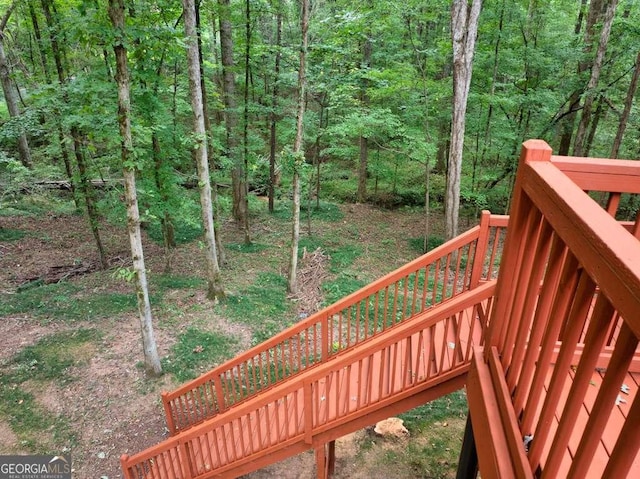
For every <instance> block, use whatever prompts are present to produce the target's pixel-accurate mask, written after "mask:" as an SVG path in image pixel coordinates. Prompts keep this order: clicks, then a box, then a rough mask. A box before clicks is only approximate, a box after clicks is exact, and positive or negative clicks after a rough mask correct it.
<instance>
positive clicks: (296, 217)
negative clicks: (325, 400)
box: [288, 0, 309, 294]
mask: <svg viewBox="0 0 640 479" xmlns="http://www.w3.org/2000/svg"><path fill="white" fill-rule="evenodd" d="M301 3H302V11H301V14H300V30H301V32H302V40H301V45H300V67H299V69H298V108H297V114H296V139H295V142H294V144H293V224H292V232H291V258H290V262H289V284H288V290H289V293H291V294H295V293H297V292H298V281H297V274H298V243H299V241H300V171H299V170H300V168H301V167H302V164H303V163H304V151H303V142H304V107H305V91H306V72H305V70H306V65H307V63H306V62H307V41H308V39H307V30H308V28H309V0H302V1H301Z"/></svg>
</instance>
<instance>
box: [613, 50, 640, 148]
mask: <svg viewBox="0 0 640 479" xmlns="http://www.w3.org/2000/svg"><path fill="white" fill-rule="evenodd" d="M638 78H640V50H638V54H637V55H636V63H635V66H634V68H633V74H632V75H631V82H630V83H629V89H628V90H627V97H626V98H625V100H624V109H623V110H622V114H621V115H620V121H619V122H618V130H617V131H616V137H615V139H614V140H613V146H612V147H611V154H610V155H609V157H610V158H617V157H618V153H619V152H620V146H621V145H622V138H623V137H624V131H625V130H626V128H627V122H628V121H629V114H630V113H631V106H632V105H633V99H634V98H635V96H636V90H637V89H638Z"/></svg>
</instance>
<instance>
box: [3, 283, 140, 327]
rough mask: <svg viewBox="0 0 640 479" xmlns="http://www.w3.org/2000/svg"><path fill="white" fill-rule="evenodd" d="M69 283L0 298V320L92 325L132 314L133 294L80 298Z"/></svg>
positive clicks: (79, 290) (135, 300)
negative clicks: (32, 318) (19, 316)
mask: <svg viewBox="0 0 640 479" xmlns="http://www.w3.org/2000/svg"><path fill="white" fill-rule="evenodd" d="M80 292H81V288H80V287H79V286H77V285H75V284H73V283H67V282H61V283H56V284H47V285H41V286H36V287H31V288H28V289H23V290H21V291H18V292H17V293H15V294H14V293H1V294H0V316H10V315H15V314H24V313H29V314H33V315H35V316H37V317H40V318H42V319H51V320H62V321H66V322H73V321H87V320H88V321H93V320H96V319H99V318H105V317H110V316H115V315H118V314H121V313H125V312H130V311H135V310H136V308H137V299H136V296H135V294H133V293H131V294H122V293H94V294H88V295H86V294H85V295H82V296H81V295H80V294H79V293H80Z"/></svg>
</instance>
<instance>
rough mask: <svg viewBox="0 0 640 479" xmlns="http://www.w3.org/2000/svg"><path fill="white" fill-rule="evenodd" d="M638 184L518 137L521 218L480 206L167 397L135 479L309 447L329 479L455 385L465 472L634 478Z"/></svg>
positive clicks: (615, 165)
mask: <svg viewBox="0 0 640 479" xmlns="http://www.w3.org/2000/svg"><path fill="white" fill-rule="evenodd" d="M587 192H590V194H591V196H593V197H594V198H595V200H594V199H592V198H591V197H590V196H588V195H587ZM638 193H640V164H638V165H637V166H636V163H635V162H631V161H620V160H598V159H584V158H565V157H562V158H561V157H554V156H552V155H551V150H550V148H549V147H548V146H547V145H546V144H545V143H544V142H541V141H538V140H531V141H528V142H526V143H525V144H524V147H523V151H522V156H521V164H520V168H519V171H518V177H517V180H516V184H515V189H514V197H513V206H512V215H511V219H508V218H507V217H503V216H493V215H490V214H489V213H488V212H485V213H483V215H482V218H481V221H480V225H479V226H476V227H475V228H472V229H471V230H469V231H467V232H466V233H463V234H462V235H460V236H458V237H457V238H455V239H453V240H452V241H449V242H447V243H445V244H444V245H442V246H440V247H439V248H436V249H434V250H433V251H431V252H429V253H427V254H426V255H424V256H422V257H420V258H418V259H416V260H414V261H412V262H411V263H408V264H407V265H405V266H403V267H401V268H399V269H398V270H396V271H394V272H392V273H390V274H388V275H386V276H384V277H383V278H381V279H379V280H377V281H375V282H373V283H371V284H370V285H368V286H366V287H364V288H362V289H361V290H359V291H357V292H356V293H353V294H352V295H349V296H347V297H346V298H344V299H342V300H340V301H338V302H337V303H335V304H333V305H331V306H329V307H327V308H325V309H323V310H322V311H319V312H318V313H316V314H314V315H312V316H310V317H309V318H307V319H305V320H304V321H301V322H300V323H298V324H296V325H294V326H292V327H290V328H288V329H286V330H284V331H283V332H281V333H280V334H278V335H276V336H274V337H273V338H271V339H270V340H268V341H266V342H264V343H262V344H260V345H257V346H255V347H254V348H252V349H250V350H248V351H246V352H245V353H243V354H241V355H239V356H238V357H236V358H234V359H232V360H230V361H227V362H226V363H224V364H222V365H220V366H218V367H216V368H214V369H213V370H211V371H209V372H208V373H206V374H204V375H203V376H201V377H199V378H197V379H195V380H193V381H191V382H189V383H186V384H185V385H183V386H182V387H180V388H179V389H177V390H175V391H172V392H169V393H164V394H163V396H162V399H163V404H164V409H165V414H166V420H167V424H168V428H169V431H170V434H171V437H169V438H168V439H167V440H165V441H163V442H161V443H160V444H158V445H156V446H154V447H152V448H150V449H148V450H146V451H143V452H140V453H137V454H135V455H131V456H129V455H123V456H122V467H123V471H124V474H125V477H126V478H128V479H134V478H135V479H142V478H147V479H150V478H163V479H164V478H166V479H169V478H185V479H186V478H209V477H237V476H239V475H242V474H245V473H248V472H251V471H253V470H256V469H259V468H261V467H264V466H266V465H268V464H271V463H273V462H277V461H280V460H282V459H284V458H286V457H289V456H292V455H294V454H297V453H299V452H303V451H305V450H308V449H314V450H315V451H316V459H317V464H318V467H317V473H318V477H329V476H331V474H332V472H333V469H334V467H335V466H334V464H335V448H334V441H335V439H336V438H338V437H341V436H343V435H345V434H348V433H349V432H352V431H355V430H357V429H360V428H362V427H365V426H367V425H370V424H373V423H375V422H376V421H378V420H381V419H384V418H386V417H389V416H392V415H395V414H398V413H400V412H403V411H406V410H408V409H411V408H413V407H416V406H418V405H420V404H423V403H425V402H427V401H430V400H433V399H435V398H437V397H440V396H442V395H444V394H447V393H449V392H451V391H454V390H457V389H460V388H462V387H466V389H467V395H468V400H469V410H470V414H469V419H468V421H467V432H466V434H465V438H464V443H463V448H462V451H461V456H460V464H459V469H458V477H460V478H467V477H476V475H477V472H478V470H479V471H480V472H481V475H482V477H483V478H488V477H551V478H553V477H576V478H577V477H616V478H618V477H629V478H630V477H638V471H640V456H639V454H638V450H639V448H640V424H639V422H640V395H638V394H637V390H638V386H639V383H640V355H639V354H638V350H637V349H638V348H637V345H638V338H639V337H640V317H639V316H638V314H637V313H638V312H640V244H639V243H638V230H639V228H636V225H637V224H638V222H637V218H636V220H635V221H631V222H629V221H627V222H623V221H618V219H616V214H618V215H619V216H620V213H618V210H619V209H620V205H621V204H622V205H623V206H624V205H626V204H627V203H628V200H627V197H626V195H627V194H632V195H637V194H638ZM623 195H624V196H623ZM596 200H598V201H600V203H602V205H603V206H600V204H599V203H598V202H597V201H596ZM508 222H509V225H508V234H507V235H506V240H505V231H506V229H507V223H508ZM498 265H500V269H499V270H498ZM634 313H636V314H634ZM476 437H477V438H482V440H478V441H476V440H475V438H476ZM634 472H635V475H634Z"/></svg>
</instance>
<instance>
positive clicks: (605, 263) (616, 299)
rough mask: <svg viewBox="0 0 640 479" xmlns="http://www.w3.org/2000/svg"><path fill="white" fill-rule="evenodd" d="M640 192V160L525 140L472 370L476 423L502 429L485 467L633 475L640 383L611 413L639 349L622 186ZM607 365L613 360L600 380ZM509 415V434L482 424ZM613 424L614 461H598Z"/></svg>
mask: <svg viewBox="0 0 640 479" xmlns="http://www.w3.org/2000/svg"><path fill="white" fill-rule="evenodd" d="M585 192H591V193H592V195H593V192H598V193H597V194H596V195H593V196H597V197H601V196H602V195H603V194H604V197H605V199H606V201H605V202H604V204H603V206H600V205H599V204H598V203H597V202H596V201H594V200H593V199H591V198H590V197H589V196H588V195H587V194H586V193H585ZM639 193H640V163H638V162H630V161H620V160H598V159H596V160H593V159H585V158H563V157H554V156H552V155H551V149H550V148H549V147H548V146H547V145H546V144H545V143H544V142H541V141H538V140H532V141H529V142H527V143H525V146H524V148H523V153H522V157H521V163H520V167H519V172H518V177H517V180H516V185H515V189H514V199H513V210H512V214H511V222H510V224H509V234H508V235H507V240H506V244H505V249H504V256H503V258H502V264H501V270H500V276H499V279H498V286H497V290H496V303H495V305H494V309H493V313H492V316H491V320H490V325H489V329H488V336H487V344H486V347H485V348H484V350H481V351H480V354H483V355H484V356H483V358H482V359H483V361H481V362H479V363H477V364H476V363H474V369H473V373H472V374H471V377H470V378H469V381H470V384H469V388H470V394H469V400H470V410H471V418H472V420H473V424H474V433H476V434H493V435H494V436H495V438H494V439H495V440H494V441H493V442H486V443H484V444H482V445H481V446H479V448H478V449H479V450H481V449H483V450H484V451H480V454H479V459H480V470H481V472H482V474H483V476H484V475H485V474H486V475H488V476H491V475H492V474H498V475H500V474H507V475H508V474H516V475H517V476H518V477H531V476H532V475H534V476H536V477H542V478H546V477H549V478H554V477H576V478H578V477H580V478H582V477H607V478H619V477H631V476H628V475H629V474H631V472H630V467H631V464H632V463H633V461H634V460H635V458H636V455H637V454H638V451H639V449H640V432H639V431H640V394H636V396H635V398H634V399H633V402H632V404H631V406H630V408H629V409H628V411H627V412H625V414H624V418H623V419H621V420H620V421H618V422H617V423H616V424H612V423H609V418H610V417H611V416H612V415H613V414H615V413H618V412H619V409H618V407H619V406H618V405H617V404H616V403H617V398H618V395H619V394H620V390H621V386H622V383H623V381H624V379H625V376H626V375H627V374H628V372H629V371H632V370H633V369H634V364H635V365H636V368H637V364H638V357H639V356H638V350H637V347H638V340H639V338H640V314H639V313H640V242H639V241H638V238H639V237H640V228H639V226H640V224H639V221H638V217H636V220H635V222H634V223H632V224H631V225H630V224H628V223H627V224H626V225H625V224H620V222H618V221H616V219H615V216H616V212H617V210H618V205H619V204H620V199H621V196H622V195H623V194H632V195H637V194H639ZM629 230H631V232H630V231H629ZM505 318H508V320H504V319H505ZM477 360H478V358H476V361H477ZM485 364H486V366H485ZM596 368H604V369H599V371H600V372H602V371H604V370H605V369H606V372H604V376H603V380H602V383H601V384H600V385H598V387H597V390H596V389H595V388H594V384H593V382H592V377H593V374H594V370H595V369H596ZM636 371H637V369H636ZM487 383H491V384H492V385H493V386H492V387H491V390H489V389H487ZM483 388H484V390H483ZM567 390H568V394H566V391H567ZM492 394H493V395H494V396H495V398H494V400H495V401H496V402H495V404H498V405H499V407H497V408H496V407H495V404H494V405H493V406H492V405H491V404H489V403H488V402H487V401H488V398H489V397H490V396H491V395H492ZM588 396H589V397H590V398H591V399H588ZM489 402H490V401H489ZM586 404H591V406H590V408H591V409H590V412H589V415H588V419H586V420H579V416H580V414H582V413H583V412H584V408H585V407H586ZM481 411H485V412H486V411H488V415H484V416H483V413H482V412H481ZM474 415H475V418H474ZM490 417H493V420H491V419H487V418H490ZM616 417H617V416H616ZM500 422H502V424H503V427H502V432H501V433H498V432H496V431H494V432H490V431H489V430H481V429H491V428H496V427H497V426H496V425H497V424H499V423H500ZM612 428H613V429H612ZM605 430H606V434H607V436H608V437H611V435H614V441H613V443H612V442H611V441H609V442H608V445H607V448H605V449H607V450H606V451H604V452H603V451H599V452H602V453H603V454H605V453H606V455H607V456H608V457H607V460H605V461H604V462H603V461H593V458H594V457H595V456H596V455H597V454H596V453H597V452H598V449H599V448H600V449H602V444H603V440H604V439H603V437H604V435H605ZM525 436H528V437H529V438H533V440H532V442H531V444H530V448H529V450H528V453H526V452H525V449H524V446H523V438H524V437H525ZM568 451H570V453H568ZM483 468H484V471H483ZM507 471H509V472H507ZM636 472H637V471H636ZM634 477H635V476H634Z"/></svg>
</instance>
